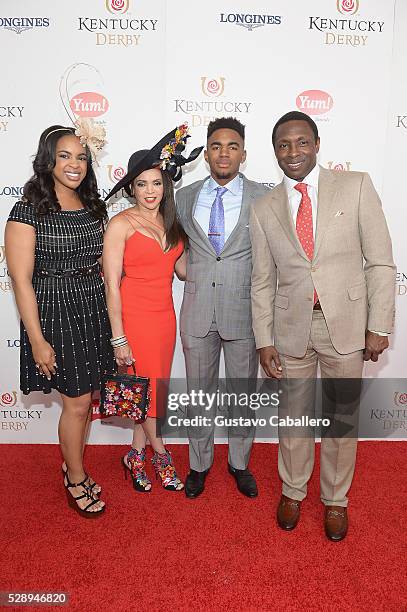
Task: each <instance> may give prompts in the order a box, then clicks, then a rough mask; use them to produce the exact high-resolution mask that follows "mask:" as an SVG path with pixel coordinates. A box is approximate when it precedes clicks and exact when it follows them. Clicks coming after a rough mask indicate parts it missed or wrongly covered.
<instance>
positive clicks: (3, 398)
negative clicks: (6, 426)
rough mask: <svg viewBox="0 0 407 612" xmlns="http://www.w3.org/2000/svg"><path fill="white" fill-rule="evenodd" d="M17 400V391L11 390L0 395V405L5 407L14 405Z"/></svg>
mask: <svg viewBox="0 0 407 612" xmlns="http://www.w3.org/2000/svg"><path fill="white" fill-rule="evenodd" d="M16 402H17V392H16V391H12V392H11V393H3V394H2V395H0V406H6V407H7V408H11V407H12V406H15V404H16Z"/></svg>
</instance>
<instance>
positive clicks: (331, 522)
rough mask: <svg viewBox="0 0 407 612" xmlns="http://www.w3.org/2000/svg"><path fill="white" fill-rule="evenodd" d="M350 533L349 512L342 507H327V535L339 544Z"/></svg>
mask: <svg viewBox="0 0 407 612" xmlns="http://www.w3.org/2000/svg"><path fill="white" fill-rule="evenodd" d="M347 533H348V511H347V509H346V508H343V507H342V506H325V534H326V536H327V538H329V539H330V540H332V541H333V542H339V541H340V540H343V538H344V537H345V536H346V534H347Z"/></svg>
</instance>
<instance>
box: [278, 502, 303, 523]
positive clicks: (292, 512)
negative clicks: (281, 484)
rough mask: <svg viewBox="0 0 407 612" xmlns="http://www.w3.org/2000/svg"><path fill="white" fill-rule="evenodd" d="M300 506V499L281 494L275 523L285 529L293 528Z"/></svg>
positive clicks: (298, 516)
mask: <svg viewBox="0 0 407 612" xmlns="http://www.w3.org/2000/svg"><path fill="white" fill-rule="evenodd" d="M300 508H301V502H300V501H298V500H297V499H291V498H290V497H286V496H285V495H282V496H281V499H280V503H279V504H278V508H277V523H278V525H279V527H281V529H284V530H285V531H291V529H295V527H296V526H297V523H298V521H299V519H300Z"/></svg>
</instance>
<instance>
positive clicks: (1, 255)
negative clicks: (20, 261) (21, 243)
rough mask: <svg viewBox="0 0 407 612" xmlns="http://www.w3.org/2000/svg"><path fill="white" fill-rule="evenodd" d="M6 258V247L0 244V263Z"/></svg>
mask: <svg viewBox="0 0 407 612" xmlns="http://www.w3.org/2000/svg"><path fill="white" fill-rule="evenodd" d="M5 259H6V249H5V248H4V246H0V264H2V263H3V261H4V260H5Z"/></svg>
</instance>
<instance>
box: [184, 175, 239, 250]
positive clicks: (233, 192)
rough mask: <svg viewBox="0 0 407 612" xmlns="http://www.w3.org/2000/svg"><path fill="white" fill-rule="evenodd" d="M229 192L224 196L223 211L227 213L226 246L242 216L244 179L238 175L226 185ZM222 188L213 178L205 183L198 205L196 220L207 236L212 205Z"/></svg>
mask: <svg viewBox="0 0 407 612" xmlns="http://www.w3.org/2000/svg"><path fill="white" fill-rule="evenodd" d="M222 186H223V187H226V189H227V191H225V193H224V194H223V196H222V201H223V210H224V212H225V244H226V241H227V239H228V238H229V236H230V234H231V233H232V232H233V230H234V228H235V226H236V224H237V222H238V220H239V216H240V209H241V208H242V196H243V177H242V176H241V175H240V174H238V175H237V176H235V178H234V179H232V180H231V181H230V182H229V183H227V184H226V185H222ZM218 187H221V185H219V184H218V183H217V182H216V181H215V179H214V178H212V177H211V176H210V177H209V178H208V179H207V180H206V181H205V182H204V184H203V185H202V189H201V191H200V193H199V196H198V201H197V203H196V208H195V214H194V218H195V220H196V221H198V223H199V225H200V226H201V227H202V229H203V231H204V232H205V234H206V235H208V231H209V218H210V216H211V208H212V204H213V203H214V201H215V198H216V189H217V188H218Z"/></svg>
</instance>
